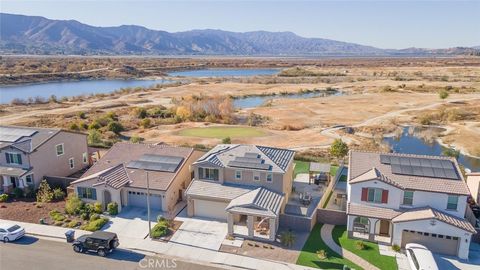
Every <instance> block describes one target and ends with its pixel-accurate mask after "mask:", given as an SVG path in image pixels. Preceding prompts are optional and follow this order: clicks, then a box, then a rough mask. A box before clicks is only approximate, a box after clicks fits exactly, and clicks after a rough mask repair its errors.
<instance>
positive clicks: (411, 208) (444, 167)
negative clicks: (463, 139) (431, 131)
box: [347, 151, 475, 259]
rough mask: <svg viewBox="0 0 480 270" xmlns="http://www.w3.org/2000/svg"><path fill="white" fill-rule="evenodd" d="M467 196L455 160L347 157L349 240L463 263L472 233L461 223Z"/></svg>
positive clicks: (354, 153) (390, 155)
mask: <svg viewBox="0 0 480 270" xmlns="http://www.w3.org/2000/svg"><path fill="white" fill-rule="evenodd" d="M468 195H469V191H468V188H467V185H466V183H465V181H464V179H463V176H462V173H461V172H460V169H459V167H458V164H457V161H456V160H455V159H453V158H448V157H436V156H419V155H407V154H394V153H388V154H381V153H373V152H361V151H350V154H349V171H348V184H347V196H348V205H347V214H348V224H347V229H348V235H349V237H353V238H363V239H367V240H370V241H375V242H383V243H386V244H391V245H394V244H395V245H398V246H401V247H404V246H405V244H407V243H419V244H423V245H425V246H426V247H428V248H429V249H431V250H432V251H433V252H438V253H442V254H448V255H456V256H458V257H460V258H464V259H466V258H468V252H469V246H470V240H471V236H472V234H474V233H475V229H474V227H473V226H472V225H471V224H470V223H469V222H468V221H466V220H465V218H464V217H465V210H466V206H467V197H468Z"/></svg>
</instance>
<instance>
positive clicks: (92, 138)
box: [88, 127, 102, 145]
mask: <svg viewBox="0 0 480 270" xmlns="http://www.w3.org/2000/svg"><path fill="white" fill-rule="evenodd" d="M89 128H90V127H89ZM101 143H102V135H101V134H100V132H98V130H95V129H94V130H90V131H89V132H88V144H91V145H95V144H101Z"/></svg>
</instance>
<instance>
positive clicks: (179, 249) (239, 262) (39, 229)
mask: <svg viewBox="0 0 480 270" xmlns="http://www.w3.org/2000/svg"><path fill="white" fill-rule="evenodd" d="M0 223H16V224H18V225H20V226H22V227H24V228H25V231H26V233H27V234H29V235H34V236H41V237H49V238H54V240H57V241H65V232H66V231H68V230H71V229H69V228H62V227H56V226H50V225H41V224H33V223H25V222H18V221H10V220H3V219H0ZM88 233H90V232H88V231H83V230H77V229H75V237H76V238H77V237H79V236H81V235H84V234H88ZM119 240H120V248H123V249H130V250H133V251H137V252H140V253H145V252H146V253H154V254H164V255H168V256H172V257H179V258H183V259H187V260H193V261H200V262H206V263H212V264H217V265H224V266H231V267H239V268H243V269H262V270H309V269H315V268H310V267H306V266H301V265H296V264H289V263H283V262H277V261H269V260H261V259H256V258H252V257H246V256H241V255H236V254H230V253H224V252H218V251H213V250H208V249H203V248H198V247H192V246H187V245H182V244H177V243H165V242H160V241H154V240H150V239H149V238H147V239H134V238H126V237H122V238H121V239H119ZM148 255H150V254H148Z"/></svg>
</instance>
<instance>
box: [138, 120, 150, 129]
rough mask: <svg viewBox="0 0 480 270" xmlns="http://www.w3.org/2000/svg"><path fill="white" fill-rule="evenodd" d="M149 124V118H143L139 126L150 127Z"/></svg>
mask: <svg viewBox="0 0 480 270" xmlns="http://www.w3.org/2000/svg"><path fill="white" fill-rule="evenodd" d="M151 125H152V121H151V120H150V118H145V119H142V121H140V126H141V127H143V128H149V127H151Z"/></svg>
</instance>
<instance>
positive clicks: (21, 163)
mask: <svg viewBox="0 0 480 270" xmlns="http://www.w3.org/2000/svg"><path fill="white" fill-rule="evenodd" d="M5 154H7V155H12V156H13V155H15V156H18V155H20V159H22V154H21V153H17V152H5ZM6 158H7V157H5V162H7V160H6ZM7 164H15V165H23V159H22V162H20V163H17V162H12V159H11V157H10V162H7Z"/></svg>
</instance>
